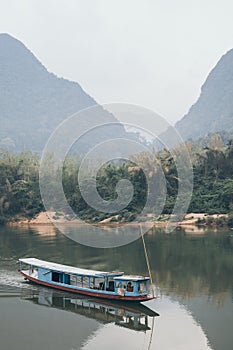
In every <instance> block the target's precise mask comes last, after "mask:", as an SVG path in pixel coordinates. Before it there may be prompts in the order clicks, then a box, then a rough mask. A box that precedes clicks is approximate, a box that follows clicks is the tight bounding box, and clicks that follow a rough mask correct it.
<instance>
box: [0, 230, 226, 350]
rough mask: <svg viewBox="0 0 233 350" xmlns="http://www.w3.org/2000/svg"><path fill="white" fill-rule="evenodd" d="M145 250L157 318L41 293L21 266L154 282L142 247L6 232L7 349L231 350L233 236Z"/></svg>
mask: <svg viewBox="0 0 233 350" xmlns="http://www.w3.org/2000/svg"><path fill="white" fill-rule="evenodd" d="M145 242H146V246H147V250H148V256H149V260H150V264H151V271H152V276H153V282H154V284H155V285H156V287H157V289H156V290H157V293H158V295H159V298H157V299H156V300H152V301H149V302H146V303H145V305H146V306H147V307H149V308H150V310H153V311H154V312H155V313H156V314H155V313H153V312H152V313H151V314H150V312H149V313H147V312H144V311H141V310H128V309H125V308H120V307H116V306H114V305H113V306H112V305H105V304H104V303H103V304H101V303H96V302H94V301H93V300H87V299H85V298H79V297H78V296H76V295H74V294H68V293H63V292H55V291H54V290H52V289H49V288H43V287H37V286H35V285H31V284H29V283H27V282H25V281H24V280H23V278H22V276H21V275H19V274H18V273H17V260H18V258H20V257H37V258H40V259H44V260H49V261H54V262H59V263H63V264H67V265H73V266H79V267H83V268H91V269H97V270H105V271H108V270H121V271H125V272H126V273H127V274H145V275H147V274H148V272H147V265H146V260H145V254H144V250H143V245H142V241H141V240H140V239H138V240H136V241H134V242H133V243H130V244H127V245H124V246H122V247H117V248H91V247H87V246H85V245H81V244H79V243H77V242H74V241H73V240H71V239H69V238H67V237H66V236H64V235H63V234H61V233H60V232H59V231H58V230H57V229H55V228H53V226H37V227H33V228H32V227H31V228H28V227H1V228H0V343H1V349H3V350H14V349H17V350H21V349H22V350H32V349H33V350H42V349H44V350H79V349H83V350H91V349H93V350H103V349H111V350H115V349H117V350H118V349H128V350H131V349H134V350H136V349H142V350H144V349H145V350H146V349H162V350H171V349H172V350H181V349H184V350H202V349H203V350H204V349H206V350H207V349H208V350H210V349H213V350H231V349H232V348H233V332H232V324H233V254H232V250H233V232H232V231H230V230H229V231H228V230H220V231H213V230H212V231H211V230H209V231H208V230H207V231H205V232H204V233H198V232H196V233H187V232H185V231H184V230H177V231H174V232H172V233H170V234H166V233H165V232H164V231H163V229H154V230H151V231H150V232H149V233H148V234H147V235H145ZM155 315H156V316H155Z"/></svg>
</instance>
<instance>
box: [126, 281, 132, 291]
mask: <svg viewBox="0 0 233 350" xmlns="http://www.w3.org/2000/svg"><path fill="white" fill-rule="evenodd" d="M127 292H133V286H132V283H131V282H128V284H127Z"/></svg>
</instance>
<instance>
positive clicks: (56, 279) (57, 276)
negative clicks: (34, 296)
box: [52, 272, 61, 282]
mask: <svg viewBox="0 0 233 350" xmlns="http://www.w3.org/2000/svg"><path fill="white" fill-rule="evenodd" d="M52 281H53V282H61V273H59V272H52Z"/></svg>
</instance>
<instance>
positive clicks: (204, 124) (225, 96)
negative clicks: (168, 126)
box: [176, 49, 233, 140]
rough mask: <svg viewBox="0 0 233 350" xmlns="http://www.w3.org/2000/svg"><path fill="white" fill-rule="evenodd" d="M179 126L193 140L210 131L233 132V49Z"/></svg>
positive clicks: (226, 55)
mask: <svg viewBox="0 0 233 350" xmlns="http://www.w3.org/2000/svg"><path fill="white" fill-rule="evenodd" d="M176 128H177V130H178V131H179V132H180V134H181V136H182V137H183V138H184V139H193V140H197V139H198V138H200V137H203V136H206V135H207V134H209V133H215V132H220V133H221V132H223V131H225V132H226V133H229V134H232V133H233V49H232V50H230V51H228V52H227V53H226V54H225V55H223V56H222V58H221V59H220V60H219V62H218V63H217V65H216V66H215V67H214V68H213V70H212V71H211V72H210V74H209V75H208V77H207V79H206V81H205V83H204V84H203V86H202V88H201V94H200V97H199V98H198V100H197V102H196V103H195V104H194V105H193V106H192V107H191V108H190V110H189V112H188V113H187V114H186V115H185V116H184V117H183V118H182V119H181V120H180V121H178V122H177V123H176Z"/></svg>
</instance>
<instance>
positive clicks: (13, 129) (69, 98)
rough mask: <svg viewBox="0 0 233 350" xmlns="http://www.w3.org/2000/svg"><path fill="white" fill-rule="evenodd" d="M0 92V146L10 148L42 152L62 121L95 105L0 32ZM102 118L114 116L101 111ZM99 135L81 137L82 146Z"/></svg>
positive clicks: (117, 130)
mask: <svg viewBox="0 0 233 350" xmlns="http://www.w3.org/2000/svg"><path fill="white" fill-rule="evenodd" d="M0 91H1V93H0V122H1V128H0V146H6V147H8V148H10V149H14V150H31V151H36V152H40V151H42V149H43V148H44V145H45V143H46V141H47V139H48V137H49V135H50V134H51V132H52V131H53V130H54V129H55V128H56V127H57V126H58V125H59V124H60V123H61V122H62V121H63V120H65V119H66V118H67V117H69V116H71V115H73V114H74V113H76V112H78V111H80V110H82V109H84V108H87V107H91V106H94V105H96V101H95V100H94V99H93V98H92V97H90V96H89V95H88V94H87V93H86V92H85V91H84V90H83V89H82V88H81V86H80V85H79V84H78V83H76V82H71V81H68V80H66V79H63V78H58V77H57V76H56V75H55V74H53V73H49V72H48V71H47V69H46V68H45V67H44V66H43V65H42V64H41V63H40V62H39V61H38V59H37V58H36V57H35V56H34V55H33V54H32V53H31V52H30V51H29V50H28V49H27V48H26V47H25V45H24V44H23V43H21V42H20V41H19V40H17V39H15V38H13V37H11V36H10V35H8V34H0ZM103 121H104V122H115V121H116V119H115V118H114V117H113V115H111V114H110V113H108V112H106V111H104V110H103V113H102V116H101V118H100V122H103ZM83 122H85V121H83ZM105 134H106V135H108V136H110V137H111V136H114V137H117V136H119V137H120V136H122V135H124V134H125V131H124V128H123V127H121V126H119V125H115V126H112V127H111V128H110V127H109V128H107V129H106V130H105ZM106 135H105V136H106ZM102 136H103V135H102V134H101V132H100V131H99V130H98V131H96V132H95V133H94V135H93V134H92V136H91V137H90V136H89V137H88V136H86V137H84V138H83V140H82V146H83V147H84V148H85V145H89V144H90V143H93V142H96V140H102Z"/></svg>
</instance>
